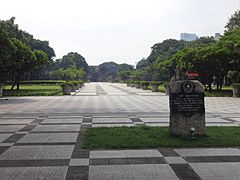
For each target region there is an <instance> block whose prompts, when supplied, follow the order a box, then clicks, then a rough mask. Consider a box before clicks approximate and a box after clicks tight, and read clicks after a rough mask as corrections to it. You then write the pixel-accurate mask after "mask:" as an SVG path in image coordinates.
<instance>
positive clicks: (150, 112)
mask: <svg viewBox="0 0 240 180" xmlns="http://www.w3.org/2000/svg"><path fill="white" fill-rule="evenodd" d="M6 98H7V99H8V100H5V99H3V98H2V99H0V179H1V180H35V179H36V180H37V179H44V180H45V179H46V180H65V179H66V180H72V179H77V180H78V179H80V180H85V179H89V180H115V179H117V180H133V179H134V180H155V179H156V180H161V179H162V180H168V179H169V180H171V179H173V180H174V179H180V180H182V179H183V180H194V179H204V180H210V179H211V180H215V179H216V180H239V179H240V149H239V148H198V149H191V148H188V149H186V148H179V149H174V148H159V149H135V150H133V149H124V150H120V149H119V150H95V151H89V150H87V149H82V148H81V143H82V140H83V136H84V133H85V131H86V129H87V128H91V127H115V126H139V125H147V126H168V123H169V107H168V106H169V105H168V98H169V97H168V96H166V95H165V94H163V93H158V92H157V93H153V92H151V91H144V90H141V89H136V88H131V87H127V86H126V85H125V84H117V83H115V84H113V83H87V84H86V85H85V86H84V87H83V88H82V89H80V90H79V91H78V92H76V93H73V94H72V96H54V97H6ZM205 104H206V124H207V126H239V125H240V99H239V98H222V97H211V98H208V97H207V98H205Z"/></svg>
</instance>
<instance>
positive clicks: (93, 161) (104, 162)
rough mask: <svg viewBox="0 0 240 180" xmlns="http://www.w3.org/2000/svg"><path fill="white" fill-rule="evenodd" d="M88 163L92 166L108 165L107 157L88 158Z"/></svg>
mask: <svg viewBox="0 0 240 180" xmlns="http://www.w3.org/2000/svg"><path fill="white" fill-rule="evenodd" d="M89 164H90V165H92V166H96V165H108V159H101V158H99V159H90V161H89Z"/></svg>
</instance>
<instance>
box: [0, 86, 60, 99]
mask: <svg viewBox="0 0 240 180" xmlns="http://www.w3.org/2000/svg"><path fill="white" fill-rule="evenodd" d="M10 89H11V86H9V85H8V86H5V88H4V90H3V95H4V96H58V95H62V89H61V86H60V85H35V84H34V85H20V89H19V90H16V89H13V90H10Z"/></svg>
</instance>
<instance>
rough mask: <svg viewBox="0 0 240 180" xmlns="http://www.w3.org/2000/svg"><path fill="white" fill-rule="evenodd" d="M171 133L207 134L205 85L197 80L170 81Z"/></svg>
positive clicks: (187, 134)
mask: <svg viewBox="0 0 240 180" xmlns="http://www.w3.org/2000/svg"><path fill="white" fill-rule="evenodd" d="M169 104H170V126H169V127H170V133H171V134H172V135H175V136H203V135H205V105H204V86H203V85H202V84H201V83H200V82H199V81H195V80H183V81H173V82H171V83H169Z"/></svg>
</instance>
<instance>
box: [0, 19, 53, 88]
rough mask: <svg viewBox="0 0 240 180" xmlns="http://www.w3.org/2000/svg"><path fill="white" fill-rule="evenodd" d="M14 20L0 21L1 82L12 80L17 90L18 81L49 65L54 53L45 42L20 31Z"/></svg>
mask: <svg viewBox="0 0 240 180" xmlns="http://www.w3.org/2000/svg"><path fill="white" fill-rule="evenodd" d="M14 20H15V18H14V17H12V18H11V19H10V20H7V21H0V42H1V45H0V46H1V48H0V49H1V50H0V56H1V58H0V65H1V68H2V69H1V81H6V80H13V81H14V82H15V84H17V89H19V83H20V80H21V79H22V78H25V76H27V75H29V74H30V73H32V72H34V73H37V70H40V69H41V67H43V66H44V65H46V64H49V63H51V62H52V59H51V58H53V57H54V56H55V53H54V51H53V49H52V48H51V47H49V44H48V42H47V41H40V40H36V39H34V38H33V36H32V35H30V34H29V33H27V32H25V31H22V30H20V29H19V28H18V25H17V24H14ZM30 76H31V75H30ZM15 84H13V87H14V85H15ZM13 87H12V88H13Z"/></svg>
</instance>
